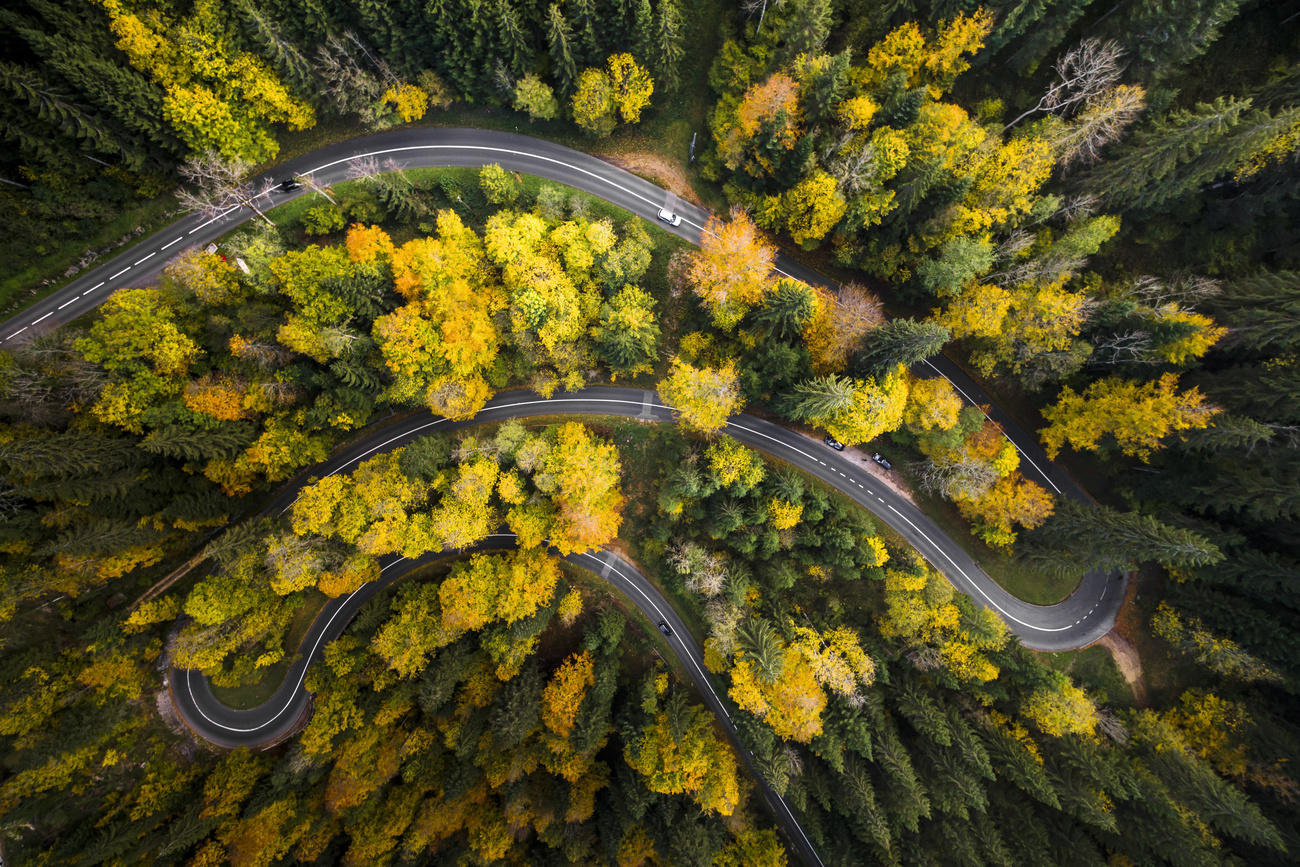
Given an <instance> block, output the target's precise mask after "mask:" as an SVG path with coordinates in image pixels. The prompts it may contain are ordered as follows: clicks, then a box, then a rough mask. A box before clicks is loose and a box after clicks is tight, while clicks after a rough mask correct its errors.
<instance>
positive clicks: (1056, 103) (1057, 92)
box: [1003, 38, 1124, 132]
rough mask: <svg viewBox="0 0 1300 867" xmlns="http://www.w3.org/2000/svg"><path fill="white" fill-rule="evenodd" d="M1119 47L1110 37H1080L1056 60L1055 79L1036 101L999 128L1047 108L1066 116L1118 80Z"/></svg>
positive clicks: (1122, 53)
mask: <svg viewBox="0 0 1300 867" xmlns="http://www.w3.org/2000/svg"><path fill="white" fill-rule="evenodd" d="M1123 56H1124V49H1123V47H1122V46H1121V45H1120V44H1119V43H1118V42H1116V41H1114V40H1113V39H1111V40H1107V41H1105V42H1102V41H1101V40H1099V39H1092V38H1088V39H1084V40H1083V41H1082V42H1080V43H1079V44H1078V45H1076V46H1074V47H1073V48H1071V49H1070V50H1069V51H1067V52H1066V53H1065V54H1064V55H1062V56H1061V58H1060V59H1059V60H1057V61H1056V67H1055V68H1056V74H1057V76H1058V77H1059V79H1060V80H1059V81H1057V82H1056V83H1054V84H1053V85H1052V86H1051V87H1049V88H1048V89H1047V92H1046V93H1044V94H1043V96H1042V98H1041V99H1039V100H1038V104H1037V105H1035V106H1034V107H1033V108H1031V109H1029V110H1028V111H1026V112H1025V113H1024V114H1022V115H1020V117H1018V118H1016V119H1015V120H1013V121H1011V123H1009V124H1007V125H1006V127H1004V128H1003V131H1004V132H1005V131H1006V130H1009V129H1011V128H1012V127H1013V126H1015V125H1016V124H1018V123H1020V122H1021V121H1022V120H1024V119H1025V118H1027V117H1029V116H1030V115H1031V114H1037V113H1039V112H1048V113H1051V114H1059V115H1062V116H1067V115H1069V114H1072V113H1073V112H1074V111H1075V110H1077V109H1078V108H1079V107H1080V106H1081V105H1083V104H1084V103H1087V102H1088V101H1090V100H1092V99H1095V98H1096V97H1097V96H1099V95H1100V94H1101V93H1102V92H1103V91H1105V90H1107V89H1109V88H1110V87H1112V86H1113V85H1114V84H1115V83H1116V82H1118V81H1119V76H1120V73H1121V72H1123V71H1124V66H1123V64H1122V63H1121V62H1120V60H1121V58H1122V57H1123Z"/></svg>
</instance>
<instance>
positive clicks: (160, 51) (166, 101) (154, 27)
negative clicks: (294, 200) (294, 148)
mask: <svg viewBox="0 0 1300 867" xmlns="http://www.w3.org/2000/svg"><path fill="white" fill-rule="evenodd" d="M99 3H100V5H101V6H103V8H104V10H105V11H106V12H107V13H108V16H109V27H110V29H111V30H112V31H113V35H114V36H116V37H117V47H118V48H120V49H121V50H122V51H123V52H124V53H125V54H126V56H127V59H128V61H129V62H130V63H131V65H132V66H134V67H135V68H136V69H139V70H141V71H142V72H145V73H148V74H149V75H150V77H152V78H153V80H154V81H155V82H157V83H158V84H159V85H160V86H161V87H162V88H163V90H164V92H165V93H164V97H163V105H162V111H163V117H164V119H166V120H167V122H168V123H170V124H171V125H172V126H173V127H174V128H175V129H176V132H177V134H178V135H179V136H180V138H181V139H182V140H183V141H184V142H185V143H186V144H187V145H188V146H189V147H190V148H191V149H192V150H193V151H195V152H202V151H205V150H213V151H217V152H219V153H220V154H222V155H223V156H225V157H226V158H228V159H232V160H242V161H245V162H249V163H258V162H261V161H262V160H265V159H268V158H270V157H273V156H275V154H276V153H277V151H278V150H279V144H278V143H277V142H276V140H275V137H274V135H272V134H271V130H270V128H269V126H268V125H269V124H276V123H282V124H285V125H286V126H288V127H289V128H290V129H294V130H301V129H308V128H309V127H311V126H313V125H314V124H315V123H316V117H315V114H314V112H313V111H312V108H311V106H310V105H308V104H307V103H305V102H303V101H302V100H299V99H295V98H294V97H293V96H292V95H290V93H289V91H288V89H287V88H286V87H285V86H284V84H283V83H282V82H281V81H280V79H279V77H278V76H277V75H276V74H275V72H274V71H273V70H272V69H271V67H270V66H269V65H268V64H267V63H266V62H265V61H263V60H261V59H260V58H258V57H256V56H255V55H253V54H251V53H248V52H245V51H240V50H238V48H237V47H236V44H237V40H236V39H235V38H234V37H233V36H232V34H230V33H229V32H227V30H226V23H225V22H226V21H228V20H229V19H228V17H227V16H226V15H224V14H223V10H222V7H221V5H220V4H219V3H216V2H215V0H199V2H197V3H195V4H193V5H192V7H190V13H189V16H188V17H187V18H185V19H183V20H171V19H168V18H166V17H165V16H164V14H163V13H162V12H160V11H158V10H156V9H150V10H148V11H141V12H140V13H136V12H135V11H132V10H131V9H130V8H129V6H128V5H127V4H126V3H123V2H121V0H99Z"/></svg>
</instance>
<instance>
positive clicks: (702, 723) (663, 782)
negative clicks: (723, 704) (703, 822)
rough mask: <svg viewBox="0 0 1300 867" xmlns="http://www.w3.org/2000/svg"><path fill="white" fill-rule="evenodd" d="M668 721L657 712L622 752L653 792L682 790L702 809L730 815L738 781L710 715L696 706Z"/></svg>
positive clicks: (732, 758) (736, 800)
mask: <svg viewBox="0 0 1300 867" xmlns="http://www.w3.org/2000/svg"><path fill="white" fill-rule="evenodd" d="M680 714H681V716H685V719H684V720H682V719H680V718H679V719H677V720H670V719H669V716H668V714H667V713H665V712H663V711H660V712H659V713H657V714H656V715H655V716H654V718H653V719H652V720H651V722H650V723H649V724H648V725H647V726H646V727H645V728H643V729H642V730H641V733H640V735H639V736H638V737H636V738H635V739H633V740H630V741H629V742H628V743H627V745H626V746H625V747H624V751H623V754H624V756H625V757H626V759H627V763H628V764H629V765H630V766H631V767H632V769H633V770H635V771H636V772H637V773H639V774H641V776H642V777H643V778H644V780H645V784H646V786H647V787H648V788H649V789H650V790H651V791H652V792H660V793H662V794H668V795H678V794H686V795H689V796H690V797H691V798H692V799H694V800H695V802H696V803H697V804H699V805H700V809H702V810H704V811H706V812H711V813H717V814H719V815H722V816H730V815H732V814H733V813H734V812H735V810H736V807H737V806H738V805H739V803H740V785H739V777H738V768H737V763H736V756H735V753H734V752H732V750H731V745H730V744H728V743H727V742H725V741H723V740H721V739H720V738H719V737H718V736H717V735H716V734H715V733H714V731H713V719H712V717H711V715H710V714H709V713H708V712H707V711H705V710H704V709H703V708H701V707H699V706H698V705H694V706H690V707H689V709H686V710H682V711H680Z"/></svg>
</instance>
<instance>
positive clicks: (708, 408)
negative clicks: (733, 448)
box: [659, 359, 741, 434]
mask: <svg viewBox="0 0 1300 867" xmlns="http://www.w3.org/2000/svg"><path fill="white" fill-rule="evenodd" d="M659 397H660V399H661V400H663V401H664V403H666V404H668V405H669V406H671V407H673V409H675V410H676V411H677V415H678V418H679V419H680V420H681V423H682V424H683V425H685V426H686V427H688V428H690V429H691V430H696V431H699V432H700V433H705V434H708V433H713V432H714V431H716V430H719V429H720V428H721V427H722V426H723V425H725V424H726V423H727V419H728V418H729V417H730V416H731V415H732V414H733V413H735V412H737V411H739V409H740V406H741V402H740V401H741V398H740V386H739V384H738V382H737V377H736V368H735V366H734V365H732V364H727V365H725V366H724V367H695V366H694V365H690V364H687V363H685V362H684V361H681V360H680V359H674V360H673V365H672V368H671V370H670V371H669V373H668V376H667V377H665V378H664V379H662V380H660V382H659Z"/></svg>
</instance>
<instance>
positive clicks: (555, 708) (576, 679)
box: [542, 650, 596, 738]
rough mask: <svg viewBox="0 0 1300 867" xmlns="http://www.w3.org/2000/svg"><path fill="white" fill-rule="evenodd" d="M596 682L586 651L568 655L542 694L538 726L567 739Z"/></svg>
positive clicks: (591, 662)
mask: <svg viewBox="0 0 1300 867" xmlns="http://www.w3.org/2000/svg"><path fill="white" fill-rule="evenodd" d="M595 682H596V674H595V665H594V662H593V660H592V657H591V654H590V653H588V652H587V651H585V650H584V651H582V652H580V653H574V654H570V655H569V657H568V658H566V659H565V660H564V662H563V663H561V665H560V667H559V668H557V669H556V670H555V673H554V674H553V675H551V679H550V680H549V681H547V684H546V688H545V689H543V690H542V723H543V724H544V725H545V726H546V728H547V729H549V730H550V731H551V732H553V733H555V734H556V735H558V736H560V737H562V738H567V737H568V736H569V733H570V732H571V731H573V724H574V722H575V721H576V720H577V718H578V709H579V708H580V707H581V706H582V699H583V697H584V696H585V695H586V694H587V690H588V689H589V688H590V687H591V686H592V685H593V684H594V683H595Z"/></svg>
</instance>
